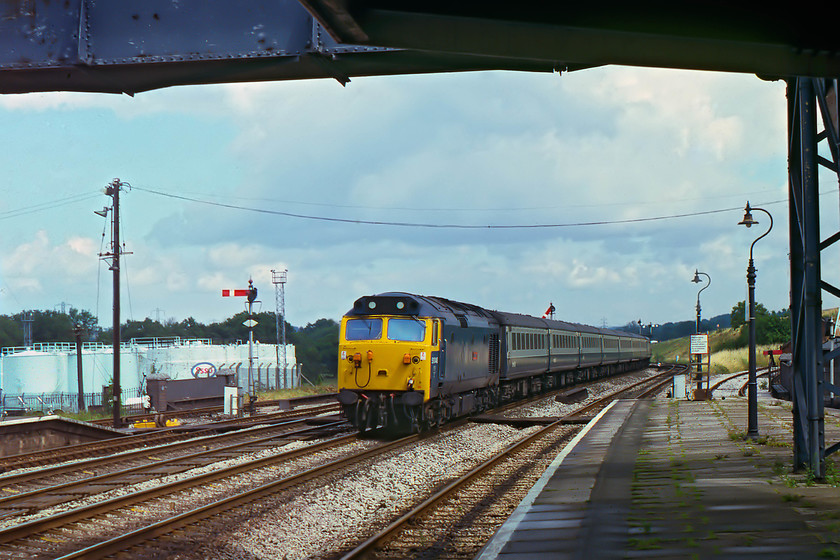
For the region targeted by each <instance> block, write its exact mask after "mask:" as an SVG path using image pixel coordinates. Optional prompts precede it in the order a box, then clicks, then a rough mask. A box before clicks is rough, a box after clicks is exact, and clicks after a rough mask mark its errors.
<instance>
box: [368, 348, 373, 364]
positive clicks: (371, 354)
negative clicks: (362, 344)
mask: <svg viewBox="0 0 840 560" xmlns="http://www.w3.org/2000/svg"><path fill="white" fill-rule="evenodd" d="M367 358H368V361H369V362H372V361H373V350H368V352H367Z"/></svg>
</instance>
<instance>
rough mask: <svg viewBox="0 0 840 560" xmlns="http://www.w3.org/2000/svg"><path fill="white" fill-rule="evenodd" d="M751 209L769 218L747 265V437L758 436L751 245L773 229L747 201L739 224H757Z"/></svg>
mask: <svg viewBox="0 0 840 560" xmlns="http://www.w3.org/2000/svg"><path fill="white" fill-rule="evenodd" d="M751 210H758V211H760V212H764V213H765V214H767V217H768V218H770V227H769V228H767V231H765V232H764V233H763V234H761V235H759V236H758V237H757V238H756V239H755V241H753V242H752V244H751V245H750V262H749V264H748V265H747V287H748V288H749V289H748V293H749V298H750V303H749V305H750V307H749V313H750V314H749V323H750V354H749V360H750V372H749V377H748V379H747V403H748V405H747V437H748V438H757V437H758V390H757V387H756V383H755V265H754V263H753V247H755V244H756V243H757V242H758V240H759V239H761V238H763V237H764V236H766V235H767V234H768V233H770V230H771V229H773V216H771V215H770V212H768V211H767V210H765V209H764V208H750V203H749V201H747V207H746V208H745V209H744V219H743V220H741V221H740V222H738V225H739V226H742V225H743V226H747V227H748V228H749V227H752V226H754V225H757V224H758V221H757V220H755V219H753V217H752V212H751Z"/></svg>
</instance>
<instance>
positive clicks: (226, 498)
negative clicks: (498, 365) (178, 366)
mask: <svg viewBox="0 0 840 560" xmlns="http://www.w3.org/2000/svg"><path fill="white" fill-rule="evenodd" d="M649 383H650V382H649V381H648V382H647V384H649ZM643 385H645V383H637V384H634V385H633V386H631V387H627V388H625V389H623V390H622V391H621V394H622V395H626V394H627V392H628V391H640V390H641V388H642V386H643ZM543 398H545V396H543ZM613 398H615V397H613ZM594 406H596V404H595V403H592V404H590V405H587V407H586V408H587V410H588V411H589V412H587V411H576V412H575V414H577V415H580V414H584V415H585V414H589V413H591V411H592V410H593V409H594ZM467 421H468V420H467V419H464V420H461V421H460V422H458V423H454V424H450V425H447V426H446V427H445V428H444V429H442V430H441V432H446V431H451V430H456V429H457V428H458V427H459V426H463V425H464V424H466V423H467ZM559 425H563V426H564V428H563V430H560V431H561V432H562V431H567V432H569V433H573V432H574V429H573V428H570V427H569V426H565V424H564V423H563V422H559V421H558V422H557V423H555V427H554V429H555V430H557V429H558V428H557V426H559ZM426 437H428V435H415V436H409V437H406V438H401V439H399V440H396V441H393V442H371V441H367V442H363V443H362V446H363V447H364V448H363V449H361V450H353V451H349V452H348V451H342V452H340V451H337V450H338V449H339V448H340V447H341V446H350V445H351V444H352V442H354V441H355V439H356V436H355V435H349V436H343V437H341V438H332V439H330V440H328V441H325V442H320V443H318V444H314V445H307V446H305V447H301V448H299V449H295V450H292V451H288V452H286V453H280V454H276V455H272V456H269V457H261V458H258V459H252V460H249V461H246V462H241V463H240V464H237V465H233V466H230V467H224V468H215V469H213V470H210V471H208V472H203V473H201V474H198V475H196V476H190V477H188V478H185V479H183V480H179V481H174V482H168V483H165V484H158V485H157V486H154V487H152V488H146V489H142V490H136V491H132V492H129V493H127V494H125V495H120V496H115V497H112V498H109V499H107V500H100V501H98V502H96V503H93V504H86V505H81V506H79V507H74V508H72V509H68V510H67V511H62V512H58V513H50V514H48V515H44V516H39V517H36V518H35V519H31V520H29V521H27V522H25V523H20V524H17V525H13V526H10V527H6V528H5V529H3V530H1V531H0V543H3V544H2V546H3V548H5V549H7V550H15V551H18V552H20V553H23V554H24V555H25V556H26V555H28V556H29V557H33V558H38V557H44V558H46V557H49V558H55V557H61V558H101V557H103V556H105V555H112V554H117V553H118V552H119V551H126V552H125V553H123V554H124V555H125V556H126V557H133V558H140V557H142V558H150V557H155V555H157V556H160V557H163V556H166V555H168V554H169V553H170V552H172V551H178V550H179V549H180V550H182V549H183V548H184V538H185V533H184V532H183V529H184V528H185V527H188V526H189V527H190V531H197V532H198V533H206V532H207V531H210V533H209V536H208V539H209V538H211V537H212V536H213V531H214V528H215V527H229V526H230V524H231V523H234V522H235V521H231V519H235V518H236V516H237V515H239V516H241V515H244V514H243V513H242V511H243V506H247V507H245V509H246V510H247V509H249V508H254V507H257V506H256V505H255V502H257V501H259V500H261V499H264V498H265V497H268V496H273V498H272V499H273V500H278V499H279V500H282V499H283V498H282V491H284V490H287V489H289V488H292V487H295V486H299V485H302V484H304V483H306V482H311V481H314V483H315V484H318V483H319V482H318V481H323V480H324V477H328V476H329V475H330V474H331V473H335V472H339V473H340V472H343V471H347V469H352V468H353V467H352V466H353V465H355V464H358V463H360V462H363V461H370V460H373V459H374V458H375V457H377V456H380V455H382V454H385V453H388V452H392V451H396V450H399V449H405V448H406V447H408V446H412V445H416V444H417V443H418V442H419V441H420V440H422V439H424V438H426ZM564 437H565V438H566V439H567V437H570V436H562V437H561V439H559V440H557V442H556V443H555V445H561V443H562V441H565V439H563V438H564ZM540 439H542V438H540V437H537V438H535V440H534V441H537V440H540ZM523 445H527V444H523ZM318 453H322V454H323V453H328V454H329V453H332V455H328V457H327V459H323V458H322V459H321V460H320V462H318V464H315V465H313V466H310V467H308V468H304V469H303V470H301V468H299V467H290V468H292V469H293V470H294V471H295V472H293V473H290V474H288V475H286V476H282V477H278V476H277V471H278V469H280V468H282V467H283V465H284V464H285V463H289V462H293V460H294V459H297V458H300V457H308V458H312V460H313V461H314V460H315V459H314V457H315V456H316V455H317V454H318ZM335 454H338V455H339V456H338V457H335V458H331V459H330V457H334V456H335ZM316 462H317V461H316ZM257 470H261V471H262V472H263V473H264V474H263V475H261V476H256V477H255V478H254V480H256V482H255V481H254V480H251V481H250V482H249V483H244V484H241V485H239V486H240V487H238V488H239V489H234V490H232V491H227V492H221V493H220V495H219V496H216V497H214V498H211V499H208V497H207V496H203V497H201V498H200V499H198V500H196V501H195V503H197V504H198V505H196V507H192V508H189V507H186V506H188V505H189V504H190V503H192V502H193V498H188V497H184V496H185V493H187V492H188V491H190V490H191V489H192V491H196V489H206V488H210V487H212V486H213V485H214V484H216V483H217V482H221V481H228V480H231V478H232V477H237V476H238V477H242V476H244V474H243V473H254V472H256V471H257ZM266 472H267V473H268V474H265V473H266ZM337 476H340V475H337ZM102 482H103V483H104V482H106V481H102ZM322 483H323V482H322ZM278 493H280V494H279V495H278ZM167 504H168V505H167ZM170 510H171V511H170ZM176 510H177V511H176ZM137 512H147V513H145V514H138V513H137ZM149 512H156V513H153V514H150V513H149ZM237 512H239V513H237ZM198 523H200V524H201V527H199V528H196V527H195V524H198ZM150 540H151V541H153V542H152V543H149V541H150ZM143 543H147V544H143ZM138 547H139V548H138Z"/></svg>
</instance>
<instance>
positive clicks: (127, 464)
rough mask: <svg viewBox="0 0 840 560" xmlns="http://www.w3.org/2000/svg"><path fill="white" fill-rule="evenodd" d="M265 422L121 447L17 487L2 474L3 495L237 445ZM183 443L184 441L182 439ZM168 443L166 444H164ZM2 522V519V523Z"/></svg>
mask: <svg viewBox="0 0 840 560" xmlns="http://www.w3.org/2000/svg"><path fill="white" fill-rule="evenodd" d="M262 427H263V426H254V427H252V428H247V429H244V430H241V431H239V432H236V436H234V437H231V436H230V435H228V436H227V437H226V438H222V439H217V436H215V435H205V436H199V437H196V438H194V439H191V440H189V443H190V445H191V447H187V448H186V449H177V450H167V449H159V448H158V447H137V448H134V449H130V450H125V451H120V452H117V453H114V454H112V455H109V456H101V457H97V459H105V458H108V459H116V460H115V461H114V462H111V463H104V464H100V465H91V466H89V467H84V466H83V467H82V468H84V470H79V471H77V472H76V473H73V472H68V473H60V474H51V475H50V476H49V478H48V479H46V480H45V479H35V480H32V481H29V482H25V483H23V484H18V485H15V486H14V487H11V486H4V481H3V477H2V476H0V496H2V497H6V496H13V495H15V494H18V493H21V492H26V491H29V490H33V489H37V488H43V487H45V486H52V485H56V484H63V483H65V482H71V481H76V480H83V479H84V478H88V477H92V476H99V475H104V474H110V473H113V472H117V471H121V470H125V469H130V468H133V467H137V466H141V465H153V464H154V463H155V462H159V461H166V460H169V459H177V458H179V457H183V456H185V455H188V454H192V453H198V452H201V451H209V450H211V449H216V448H221V447H225V446H228V445H234V444H237V443H243V442H247V441H248V440H250V439H254V438H256V437H263V436H265V434H262V436H261V435H259V434H257V435H253V436H252V432H253V431H254V430H256V429H258V428H262ZM277 437H278V438H279V437H282V434H281V433H280V430H279V429H278V436H277ZM179 443H183V442H179ZM163 445H167V444H163ZM137 451H143V452H144V454H143V455H142V456H138V457H126V458H125V460H122V461H121V460H120V456H121V455H128V454H130V453H136V452H137ZM89 460H90V458H84V459H75V460H70V461H64V462H62V463H57V464H55V465H49V466H46V467H28V468H21V469H16V470H14V471H10V472H8V473H5V475H7V476H11V475H18V474H24V473H29V472H37V471H39V470H42V469H49V468H51V467H56V466H68V465H73V464H77V463H81V462H83V461H89ZM2 526H3V524H2V522H0V527H2Z"/></svg>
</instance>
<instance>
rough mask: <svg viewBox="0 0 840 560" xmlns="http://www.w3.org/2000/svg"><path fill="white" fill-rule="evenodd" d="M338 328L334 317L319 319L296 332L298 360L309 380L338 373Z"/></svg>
mask: <svg viewBox="0 0 840 560" xmlns="http://www.w3.org/2000/svg"><path fill="white" fill-rule="evenodd" d="M338 329H339V325H338V323H336V322H335V321H333V320H332V319H318V320H317V321H315V322H314V323H309V324H308V325H306V326H305V327H303V328H302V329H299V330H297V331H296V332H295V333H294V341H295V343H294V344H295V354H296V357H297V361H298V363H302V364H303V374H304V375H305V376H306V377H307V378H308V379H309V380H311V381H313V382H314V381H315V378H317V377H321V378H335V377H336V376H337V375H338V359H337V355H338Z"/></svg>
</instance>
